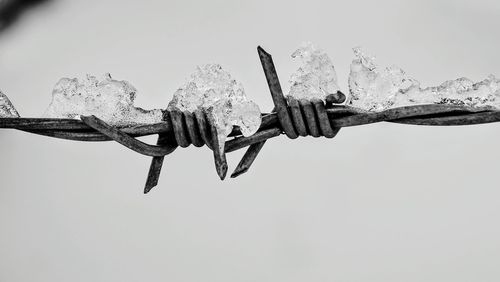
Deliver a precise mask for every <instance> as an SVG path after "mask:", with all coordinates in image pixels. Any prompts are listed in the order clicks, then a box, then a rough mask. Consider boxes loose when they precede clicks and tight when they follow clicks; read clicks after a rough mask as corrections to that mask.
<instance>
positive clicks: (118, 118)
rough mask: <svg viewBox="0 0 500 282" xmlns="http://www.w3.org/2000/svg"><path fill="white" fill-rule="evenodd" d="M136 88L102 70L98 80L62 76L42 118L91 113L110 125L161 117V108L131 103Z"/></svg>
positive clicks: (140, 122)
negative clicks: (150, 107) (136, 105)
mask: <svg viewBox="0 0 500 282" xmlns="http://www.w3.org/2000/svg"><path fill="white" fill-rule="evenodd" d="M136 94H137V90H136V89H135V88H134V86H132V85H131V84H130V83H128V82H127V81H118V80H114V79H112V78H111V75H110V74H105V75H104V77H103V79H102V80H99V79H97V78H96V77H94V76H90V75H87V77H86V78H85V79H82V80H78V79H77V78H73V79H69V78H62V79H61V80H59V82H58V83H57V84H56V85H55V87H54V90H53V92H52V102H51V103H50V105H49V107H48V108H47V110H46V111H45V114H44V117H46V118H79V116H82V115H84V116H87V115H95V116H96V117H98V118H100V119H102V120H104V121H105V122H107V123H109V124H111V125H114V126H129V125H140V124H151V123H158V122H161V121H162V118H163V113H162V111H161V110H150V111H148V110H144V109H142V108H138V107H135V106H134V100H135V97H136Z"/></svg>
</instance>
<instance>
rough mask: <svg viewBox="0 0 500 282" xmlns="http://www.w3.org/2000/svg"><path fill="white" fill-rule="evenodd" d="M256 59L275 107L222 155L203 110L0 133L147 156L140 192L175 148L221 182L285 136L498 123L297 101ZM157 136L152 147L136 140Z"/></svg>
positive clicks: (450, 108) (440, 111) (488, 117)
mask: <svg viewBox="0 0 500 282" xmlns="http://www.w3.org/2000/svg"><path fill="white" fill-rule="evenodd" d="M257 50H258V53H259V58H260V60H261V63H262V67H263V70H264V73H265V76H266V79H267V83H268V86H269V89H270V92H271V96H272V99H273V103H274V109H273V111H272V112H271V113H264V114H262V123H261V126H260V128H259V130H258V131H257V133H255V134H254V135H252V136H249V137H244V136H242V134H241V131H240V129H239V128H238V127H235V128H234V129H233V131H232V132H231V134H230V135H229V137H230V138H229V140H228V141H226V143H225V146H224V148H225V150H224V152H220V151H219V150H218V148H219V144H218V143H217V142H218V139H217V137H216V136H217V132H216V128H215V126H214V125H213V124H211V122H210V120H209V119H208V118H207V116H206V115H205V113H204V112H203V111H199V110H198V111H195V112H194V113H191V112H187V111H186V112H179V111H164V112H163V122H161V123H156V124H148V125H138V126H129V127H113V126H111V125H109V124H107V123H106V122H104V121H103V120H101V119H99V118H98V117H95V116H82V117H81V120H75V119H44V118H0V128H10V129H16V130H21V131H25V132H29V133H33V134H38V135H44V136H48V137H53V138H60V139H67V140H75V141H86V142H100V141H116V142H118V143H120V144H122V145H123V146H125V147H127V148H129V149H131V150H133V151H135V152H138V153H140V154H142V155H145V156H150V157H153V160H152V162H151V166H150V169H149V173H148V177H147V180H146V185H145V188H144V193H148V192H149V191H150V190H151V189H152V188H153V187H155V186H156V185H157V184H158V180H159V176H160V172H161V168H162V164H163V160H164V157H165V156H166V155H168V154H170V153H172V152H173V151H175V150H176V149H177V147H182V148H185V147H188V146H190V145H191V144H192V145H194V146H196V147H202V146H204V145H206V146H207V147H208V148H209V149H211V150H212V151H213V154H214V163H215V167H216V171H217V174H218V175H219V177H220V178H221V179H224V178H225V177H226V174H227V169H228V166H227V161H226V156H225V153H230V152H234V151H237V150H240V149H243V148H246V147H248V149H247V151H246V152H245V154H244V155H243V157H242V159H241V161H240V162H239V163H238V165H237V167H236V168H235V170H234V171H233V173H232V174H231V177H233V178H234V177H237V176H239V175H241V174H243V173H245V172H247V171H248V170H249V168H250V167H251V165H252V164H253V162H254V161H255V159H256V158H257V156H258V154H259V153H260V151H261V149H262V148H263V147H264V145H265V142H266V141H267V140H268V139H271V138H274V137H277V136H280V135H282V134H285V135H286V136H287V137H288V138H291V139H295V138H297V137H299V136H303V137H304V136H309V135H310V136H313V137H326V138H333V137H335V136H336V134H337V133H338V132H339V130H340V129H341V128H342V127H350V126H359V125H365V124H372V123H378V122H391V123H399V124H411V125H427V126H455V125H472V124H483V123H492V122H499V121H500V111H498V110H496V109H494V108H492V107H483V108H474V107H468V106H460V105H445V104H429V105H415V106H406V107H398V108H392V109H388V110H385V111H381V112H366V111H364V110H361V109H357V108H354V107H350V106H346V105H341V104H342V103H343V102H344V101H345V98H346V97H345V95H344V94H343V93H341V92H338V93H333V94H331V95H330V96H329V97H328V98H327V99H326V101H322V100H319V99H312V100H297V99H295V98H293V97H286V98H285V97H284V95H283V92H282V89H281V85H280V82H279V79H278V75H277V73H276V69H275V66H274V63H273V60H272V57H271V55H270V54H269V53H267V52H266V51H264V49H262V48H261V47H260V46H259V47H258V48H257ZM148 135H158V141H157V144H156V145H150V144H147V143H145V142H142V141H140V140H138V139H137V137H142V136H148Z"/></svg>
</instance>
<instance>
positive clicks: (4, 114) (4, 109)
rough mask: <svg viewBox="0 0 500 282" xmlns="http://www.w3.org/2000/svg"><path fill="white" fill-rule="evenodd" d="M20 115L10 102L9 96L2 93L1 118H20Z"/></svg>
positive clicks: (0, 100) (0, 93)
mask: <svg viewBox="0 0 500 282" xmlns="http://www.w3.org/2000/svg"><path fill="white" fill-rule="evenodd" d="M18 117H19V113H18V112H17V111H16V109H15V108H14V105H12V103H11V102H10V100H9V98H8V97H7V95H5V94H3V93H2V91H0V118H18Z"/></svg>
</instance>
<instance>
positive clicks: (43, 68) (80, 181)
mask: <svg viewBox="0 0 500 282" xmlns="http://www.w3.org/2000/svg"><path fill="white" fill-rule="evenodd" d="M499 3H500V2H498V1H496V0H491V1H486V0H481V1H452V0H446V1H445V0H440V1H431V0H425V1H422V0H420V1H396V0H393V1H391V0H379V1H313V0H309V1H285V0H283V1H264V0H259V1H247V2H242V1H178V2H174V1H128V0H127V1H118V0H106V1H97V0H93V1H90V0H89V1H76V0H73V1H70V0H66V1H62V0H59V1H58V0H55V1H52V2H51V3H50V4H48V5H46V6H43V7H41V8H40V9H36V10H31V11H30V12H28V13H25V14H24V15H23V17H22V18H21V19H20V21H19V23H18V24H16V25H15V26H14V27H12V28H11V29H9V30H8V31H7V32H4V33H2V34H0V89H2V91H4V92H5V93H6V94H7V95H8V96H9V97H10V98H11V100H12V102H13V103H14V104H15V105H16V107H17V109H18V110H19V112H20V113H21V115H23V116H32V117H36V116H39V115H41V114H42V113H43V111H44V109H45V108H46V106H47V105H48V103H49V102H50V98H51V90H52V87H53V85H54V84H55V83H56V82H57V80H58V79H59V78H61V77H65V76H67V77H83V76H84V75H85V74H86V73H90V74H97V75H99V74H102V73H105V72H110V73H112V75H113V77H114V78H116V79H120V80H121V79H124V80H128V81H130V82H131V83H132V84H133V85H135V86H136V87H137V88H138V90H139V93H138V99H137V105H139V106H143V107H145V108H153V107H166V106H167V104H168V102H169V100H170V99H171V97H172V93H173V92H174V91H175V89H176V88H177V87H178V86H180V85H181V84H182V83H183V82H184V81H185V79H186V78H187V76H188V75H189V74H190V73H191V72H192V71H193V69H194V67H195V66H196V65H199V64H204V63H210V62H217V63H220V64H222V65H223V66H224V68H225V69H227V70H229V71H230V72H231V73H232V74H233V76H234V77H236V78H237V79H238V80H240V81H242V82H243V84H244V86H245V89H246V91H247V94H248V95H249V96H250V97H251V98H252V99H254V100H255V101H256V102H258V103H259V105H261V108H262V110H263V111H269V110H270V109H271V108H272V102H271V98H270V95H269V90H268V88H267V85H266V82H265V78H264V75H263V72H262V68H261V65H260V63H259V60H258V56H257V52H256V47H257V45H259V44H260V45H262V46H263V47H264V48H265V49H266V50H267V51H268V52H270V53H271V54H272V55H273V58H274V60H275V63H276V67H277V70H278V73H279V75H280V78H281V81H282V84H283V88H284V89H288V82H287V81H288V77H289V75H290V74H291V73H292V72H293V71H294V69H295V68H296V65H295V63H294V62H292V61H291V59H290V54H291V53H292V52H293V51H294V50H295V48H296V47H297V46H298V45H299V44H300V43H301V42H303V41H306V40H308V41H312V42H315V43H316V44H317V45H319V46H321V47H322V48H324V49H325V50H327V52H328V53H329V54H330V57H331V58H332V60H333V61H334V63H335V65H336V68H337V72H338V76H339V81H340V86H341V87H342V88H343V90H345V91H346V90H347V89H346V87H347V77H348V73H349V64H350V61H351V60H352V58H353V54H352V50H351V48H352V47H354V46H357V45H362V46H364V47H365V49H366V50H367V51H369V52H371V53H373V54H376V55H377V56H378V58H379V62H380V63H381V64H387V65H389V64H397V65H399V66H401V67H402V68H404V69H405V70H406V71H407V72H408V73H409V74H410V75H412V76H413V77H415V78H416V79H418V80H420V81H421V82H422V84H423V86H431V85H437V84H440V83H441V82H442V81H444V80H447V79H455V78H458V77H461V76H467V77H469V78H471V79H473V80H481V79H483V78H485V77H486V76H487V75H488V74H490V73H493V74H497V75H500V48H499V47H500V36H499V34H498V27H499V26H500V4H499ZM499 129H500V127H499V125H498V124H491V125H479V126H470V127H454V128H432V127H417V126H404V125H395V124H375V125H368V126H362V127H355V128H347V129H343V130H341V131H340V133H339V135H338V137H337V138H336V139H333V140H327V139H314V138H311V137H308V138H301V139H298V140H293V141H291V140H288V139H287V138H286V137H285V136H282V137H280V138H276V139H273V140H272V141H269V142H268V143H267V144H266V146H265V147H264V149H263V150H262V152H261V155H260V156H259V157H258V159H257V160H256V162H255V163H254V166H253V167H252V169H251V170H250V171H249V173H248V174H246V175H243V176H241V177H240V178H237V179H227V180H226V181H224V182H221V181H220V180H218V177H217V175H216V173H215V169H214V165H213V160H212V156H211V152H210V151H209V150H207V149H206V148H203V149H196V148H188V149H179V150H177V151H176V152H175V153H173V154H172V155H170V156H168V157H167V158H166V161H165V164H164V169H163V172H162V176H161V179H160V185H159V187H157V188H155V190H153V191H152V192H151V193H150V194H148V195H146V196H144V195H143V194H142V189H143V185H144V182H145V178H146V174H147V170H148V168H149V163H150V159H149V158H147V157H144V156H141V155H138V154H136V153H133V152H131V151H129V150H127V149H125V148H124V147H122V146H120V145H118V144H115V143H111V142H106V143H78V142H72V141H63V140H57V139H50V138H46V137H41V136H36V135H30V134H27V133H23V132H17V131H11V130H2V131H1V132H0V281H2V282H3V281H9V282H11V281H148V282H152V281H384V282H386V281H394V282H396V281H454V282H458V281H499V280H500V242H499V240H500V239H499V238H500V227H499V224H498V222H499V218H500V189H499V188H500V185H499V169H498V168H499V166H498V160H499V157H500V148H499V146H498V144H500V131H499ZM151 141H152V142H154V139H151ZM241 154H242V152H238V153H234V154H232V155H230V156H229V162H230V163H229V164H230V169H232V168H234V167H235V166H236V164H237V162H238V160H239V158H240V156H241Z"/></svg>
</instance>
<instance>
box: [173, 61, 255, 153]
mask: <svg viewBox="0 0 500 282" xmlns="http://www.w3.org/2000/svg"><path fill="white" fill-rule="evenodd" d="M167 109H168V110H178V111H189V112H194V111H195V110H198V109H199V110H202V111H204V112H205V113H206V114H207V117H208V118H209V119H210V121H211V122H212V123H213V124H214V125H215V127H216V128H217V139H218V141H219V150H220V151H221V152H223V151H224V142H225V140H226V138H227V136H228V135H229V134H230V133H231V131H232V129H233V126H238V127H239V128H240V129H241V133H242V134H243V136H250V135H252V134H254V133H255V132H257V130H258V129H259V127H260V124H261V112H260V109H259V106H258V105H257V104H256V103H254V102H252V101H250V100H248V99H247V97H246V95H245V90H244V89H243V85H242V84H241V83H239V82H237V81H236V80H235V79H233V78H232V77H231V75H230V74H229V73H228V72H227V71H225V70H223V69H222V67H221V66H220V65H218V64H207V65H203V66H199V67H197V69H196V71H195V72H194V73H193V74H192V75H191V78H190V80H189V81H188V82H187V83H186V84H184V85H183V86H181V87H180V88H179V89H178V90H177V91H176V92H175V93H174V97H173V99H172V101H171V102H170V103H169V105H168V108H167Z"/></svg>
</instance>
